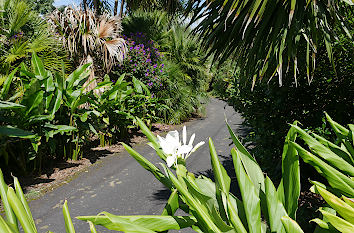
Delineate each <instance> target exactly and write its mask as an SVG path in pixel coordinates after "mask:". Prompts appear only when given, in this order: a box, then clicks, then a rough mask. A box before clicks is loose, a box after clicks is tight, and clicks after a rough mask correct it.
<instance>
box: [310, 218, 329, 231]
mask: <svg viewBox="0 0 354 233" xmlns="http://www.w3.org/2000/svg"><path fill="white" fill-rule="evenodd" d="M310 222H315V223H316V224H317V225H318V226H319V227H321V228H323V229H329V226H328V223H326V222H325V221H323V220H322V219H319V218H315V219H311V221H310Z"/></svg>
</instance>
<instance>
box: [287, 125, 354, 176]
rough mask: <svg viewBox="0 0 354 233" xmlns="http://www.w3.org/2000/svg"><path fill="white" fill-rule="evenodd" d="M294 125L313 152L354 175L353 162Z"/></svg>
mask: <svg viewBox="0 0 354 233" xmlns="http://www.w3.org/2000/svg"><path fill="white" fill-rule="evenodd" d="M292 127H293V128H294V129H295V130H296V131H297V133H298V135H299V136H300V137H301V138H302V139H303V140H304V141H305V143H306V144H307V145H308V146H309V147H310V149H311V151H312V152H313V153H315V154H317V155H319V156H320V157H321V158H323V159H324V160H326V162H327V163H329V164H331V165H332V166H333V167H336V168H337V169H338V170H341V171H343V172H345V173H346V174H348V175H350V176H354V167H353V166H352V165H351V164H349V163H348V162H347V161H345V160H344V159H342V158H341V157H339V156H338V155H336V154H335V153H334V152H333V151H331V150H330V149H329V148H328V147H326V146H324V145H322V144H321V143H320V142H319V141H317V140H316V139H315V138H313V137H312V136H310V135H309V134H308V133H306V132H305V131H304V130H303V129H301V128H300V127H298V126H296V125H292Z"/></svg>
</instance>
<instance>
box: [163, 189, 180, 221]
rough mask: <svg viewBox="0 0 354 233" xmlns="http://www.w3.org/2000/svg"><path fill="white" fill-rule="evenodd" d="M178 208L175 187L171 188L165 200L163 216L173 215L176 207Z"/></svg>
mask: <svg viewBox="0 0 354 233" xmlns="http://www.w3.org/2000/svg"><path fill="white" fill-rule="evenodd" d="M178 208H179V204H178V192H177V189H175V190H173V192H172V193H171V195H170V197H169V198H168V200H167V203H166V205H165V208H164V209H163V211H162V214H161V215H163V216H167V215H170V216H173V215H174V214H175V213H176V211H177V209H178Z"/></svg>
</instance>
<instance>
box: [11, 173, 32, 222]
mask: <svg viewBox="0 0 354 233" xmlns="http://www.w3.org/2000/svg"><path fill="white" fill-rule="evenodd" d="M14 186H15V190H16V195H17V197H18V199H19V200H20V201H21V203H22V205H23V208H24V209H25V211H26V214H27V216H28V219H29V220H30V222H31V224H32V226H33V228H34V229H35V228H36V224H35V223H34V220H33V217H32V213H31V210H30V208H29V206H28V203H27V201H26V198H25V195H24V194H23V191H22V188H21V185H20V183H19V182H18V179H17V177H14Z"/></svg>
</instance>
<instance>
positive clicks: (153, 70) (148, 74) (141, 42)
mask: <svg viewBox="0 0 354 233" xmlns="http://www.w3.org/2000/svg"><path fill="white" fill-rule="evenodd" d="M123 38H124V39H125V40H126V43H127V47H128V54H127V57H126V59H125V60H124V62H123V64H120V65H118V68H117V69H116V70H115V71H116V72H117V73H118V74H120V75H121V74H125V75H126V77H127V78H128V80H132V77H135V78H137V79H139V80H140V81H142V82H143V83H144V84H145V85H147V86H148V88H149V89H150V90H151V91H152V92H153V93H157V92H158V91H159V90H160V89H162V86H163V83H162V80H161V76H162V73H163V68H164V64H163V63H162V55H161V54H160V53H159V51H158V49H157V48H156V47H155V46H154V41H153V40H147V39H146V36H145V35H144V34H142V33H141V32H137V33H136V34H131V35H130V37H127V36H125V35H123Z"/></svg>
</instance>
